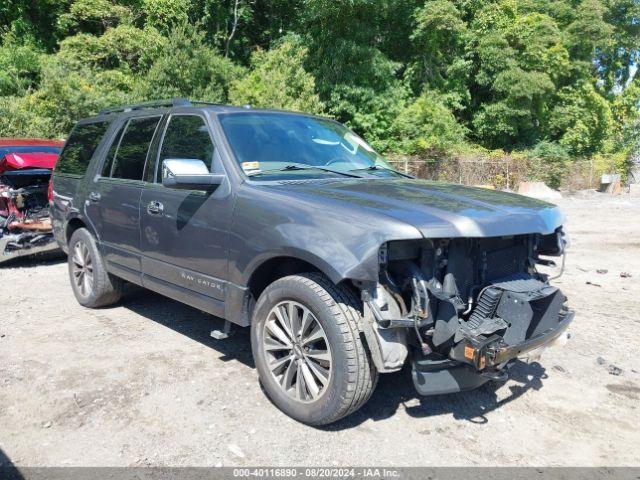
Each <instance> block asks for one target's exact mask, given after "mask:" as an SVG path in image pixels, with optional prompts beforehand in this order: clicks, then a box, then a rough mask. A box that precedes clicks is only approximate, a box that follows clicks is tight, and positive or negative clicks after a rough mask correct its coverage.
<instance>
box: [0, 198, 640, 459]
mask: <svg viewBox="0 0 640 480" xmlns="http://www.w3.org/2000/svg"><path fill="white" fill-rule="evenodd" d="M560 205H561V206H562V207H563V208H564V211H565V212H566V214H567V216H568V223H567V229H568V231H569V234H570V237H571V241H572V245H571V249H570V254H569V256H568V259H567V263H568V265H567V268H566V272H565V274H564V276H563V277H562V278H560V279H559V280H558V281H557V282H556V283H557V284H558V285H559V286H560V287H561V288H562V289H563V291H564V292H565V293H566V294H567V295H568V297H569V299H570V302H571V304H572V306H573V307H574V308H575V310H576V311H577V315H576V320H575V322H574V324H573V325H572V327H571V328H570V333H571V335H572V338H571V339H570V340H569V343H568V344H567V345H566V346H564V347H562V348H554V349H549V350H548V351H546V352H545V354H544V355H543V356H542V358H541V360H540V363H531V364H528V363H524V362H521V363H519V364H517V365H516V366H515V367H514V369H513V370H512V378H511V379H510V380H509V381H508V382H507V383H506V384H503V385H500V386H494V387H491V386H484V387H482V388H481V389H479V390H477V391H473V392H468V393H461V394H455V395H448V396H439V397H431V398H419V397H417V396H416V395H415V393H414V391H413V388H412V385H411V380H410V376H409V372H408V371H403V372H401V373H399V374H392V375H385V376H383V377H382V378H381V381H380V384H379V386H378V388H377V390H376V392H375V393H374V395H373V398H372V399H371V401H370V402H369V403H368V404H367V405H366V406H365V407H364V408H363V409H362V410H361V411H360V412H358V413H356V414H354V415H352V416H351V417H349V418H347V419H344V420H343V421H341V422H339V423H337V424H335V425H332V426H330V427H328V428H324V429H317V428H311V427H307V426H304V425H301V424H299V423H296V422H295V421H293V420H291V419H289V418H288V417H286V416H285V415H284V414H282V413H280V411H278V410H277V409H276V408H275V407H274V406H273V405H272V404H271V403H270V402H269V400H268V399H267V398H266V397H265V396H264V394H263V392H262V391H261V389H260V386H259V385H258V381H257V375H256V371H255V370H254V368H253V363H252V359H251V352H250V348H249V337H248V331H246V330H239V331H237V332H236V334H235V335H234V336H233V337H231V338H230V339H228V340H224V341H217V340H214V339H212V338H211V337H210V336H209V332H210V330H211V329H212V328H219V327H220V326H221V323H222V322H221V320H219V319H215V318H213V317H209V316H207V315H205V314H202V313H200V312H199V311H196V310H194V309H191V308H190V307H187V306H184V305H182V304H179V303H176V302H173V301H171V300H168V299H165V298H163V297H160V296H158V295H156V294H153V293H150V292H148V291H145V290H142V289H132V290H131V291H130V292H129V293H128V294H127V295H126V297H125V299H124V300H123V301H122V302H121V304H120V305H118V306H116V307H113V308H106V309H102V310H88V309H84V308H82V307H80V306H79V305H78V304H77V303H76V301H75V299H74V297H73V294H72V292H71V289H70V287H69V284H68V279H67V266H66V263H65V262H64V260H52V261H47V262H42V261H40V262H38V261H35V262H34V261H33V260H29V259H27V260H24V259H23V260H17V261H14V262H13V263H11V264H9V265H7V266H4V267H0V463H2V462H4V463H5V465H6V464H8V463H9V462H13V463H14V464H15V465H20V466H67V465H75V466H96V465H100V466H133V465H135V466H143V465H159V466H168V465H171V466H184V465H189V466H214V465H225V466H227V465H267V466H271V465H273V466H275V465H279V466H285V465H323V466H373V465H385V466H410V465H421V466H425V465H426V466H437V465H447V466H453V465H514V466H521V465H535V466H555V465H566V466H571V465H583V466H593V465H610V466H622V465H640V454H639V453H638V445H640V429H639V428H638V425H639V424H640V409H639V408H640V362H639V361H638V356H639V355H640V333H639V332H640V315H639V314H638V310H640V199H628V198H624V197H617V198H612V197H607V196H604V195H600V194H591V195H585V196H574V197H569V198H565V199H563V200H562V201H561V202H560ZM597 270H601V272H600V273H598V271H597ZM604 270H606V272H605V271H604ZM622 272H626V273H628V274H630V275H631V277H628V278H623V277H621V273H622ZM588 282H591V283H588ZM617 369H621V370H617Z"/></svg>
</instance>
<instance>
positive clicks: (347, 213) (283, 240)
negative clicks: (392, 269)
mask: <svg viewBox="0 0 640 480" xmlns="http://www.w3.org/2000/svg"><path fill="white" fill-rule="evenodd" d="M265 190H266V189H259V188H245V189H242V190H241V191H240V192H239V194H238V202H237V204H236V208H235V211H234V221H233V225H232V228H231V232H230V233H231V235H230V248H229V253H230V254H229V277H230V280H231V282H233V283H236V284H237V285H242V286H245V285H247V282H248V281H249V279H250V278H251V274H252V273H253V272H254V271H255V269H256V268H258V266H259V265H261V264H262V263H264V262H265V261H267V260H269V259H271V258H275V257H280V256H286V257H295V258H299V259H300V260H304V261H306V262H308V263H310V264H312V265H314V266H315V267H316V268H318V269H319V270H320V271H322V272H323V273H325V274H326V275H327V276H328V277H329V278H330V279H331V280H332V281H333V282H334V283H338V282H340V281H342V280H344V279H352V280H360V281H377V279H378V252H379V249H380V245H382V244H383V243H385V242H388V241H390V240H405V239H419V238H422V235H421V234H420V232H419V231H418V230H417V229H416V228H415V227H413V226H411V225H409V224H406V223H403V222H399V221H397V220H395V219H392V218H390V217H386V216H384V215H379V216H373V215H367V214H364V213H362V212H361V211H359V212H355V211H351V210H349V209H344V210H342V211H339V212H338V211H335V210H334V209H327V208H320V206H319V205H317V204H314V203H312V202H305V201H302V200H299V199H296V201H292V199H291V198H290V197H286V196H284V195H280V194H278V193H277V192H274V191H273V190H272V191H265Z"/></svg>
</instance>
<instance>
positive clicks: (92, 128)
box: [56, 122, 109, 175]
mask: <svg viewBox="0 0 640 480" xmlns="http://www.w3.org/2000/svg"><path fill="white" fill-rule="evenodd" d="M107 128H109V122H93V123H84V124H81V125H77V126H76V127H75V128H74V129H73V131H72V132H71V135H70V136H69V140H67V143H66V145H65V146H64V149H63V150H62V153H61V154H60V158H59V159H58V161H57V162H56V172H57V173H66V174H69V175H84V174H85V173H86V171H87V167H88V166H89V162H90V161H91V157H93V154H94V152H95V151H96V148H98V145H99V144H100V140H102V137H103V136H104V134H105V132H106V131H107Z"/></svg>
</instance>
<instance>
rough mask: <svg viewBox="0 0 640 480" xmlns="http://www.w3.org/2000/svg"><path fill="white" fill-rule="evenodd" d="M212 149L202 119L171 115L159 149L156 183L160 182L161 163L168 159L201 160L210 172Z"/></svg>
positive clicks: (207, 131)
mask: <svg viewBox="0 0 640 480" xmlns="http://www.w3.org/2000/svg"><path fill="white" fill-rule="evenodd" d="M213 149H214V147H213V142H212V141H211V136H210V135H209V129H208V127H207V125H206V123H205V121H204V119H203V118H202V117H200V116H197V115H172V116H171V118H169V124H168V125H167V129H166V130H165V133H164V139H163V141H162V147H161V148H160V155H159V163H158V169H157V171H156V182H157V183H161V182H162V179H161V174H162V162H163V161H164V160H166V159H168V158H186V159H191V160H202V161H203V162H204V163H205V165H206V166H207V168H208V169H209V171H211V162H212V160H213Z"/></svg>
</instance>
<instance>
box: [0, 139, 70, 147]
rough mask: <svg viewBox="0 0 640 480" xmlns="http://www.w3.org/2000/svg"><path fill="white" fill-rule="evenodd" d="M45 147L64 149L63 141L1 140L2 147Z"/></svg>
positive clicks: (0, 145)
mask: <svg viewBox="0 0 640 480" xmlns="http://www.w3.org/2000/svg"><path fill="white" fill-rule="evenodd" d="M38 145H44V146H48V147H62V146H63V145H64V142H63V141H62V140H47V139H44V138H0V147H30V146H38Z"/></svg>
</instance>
